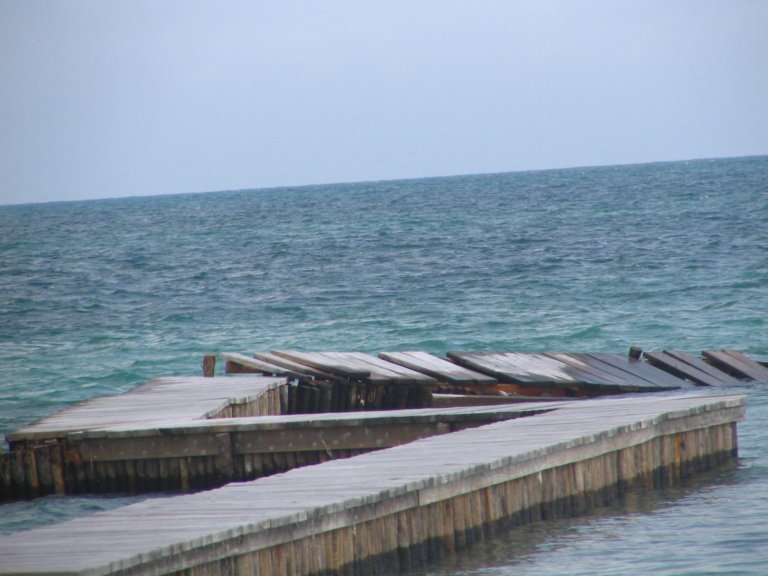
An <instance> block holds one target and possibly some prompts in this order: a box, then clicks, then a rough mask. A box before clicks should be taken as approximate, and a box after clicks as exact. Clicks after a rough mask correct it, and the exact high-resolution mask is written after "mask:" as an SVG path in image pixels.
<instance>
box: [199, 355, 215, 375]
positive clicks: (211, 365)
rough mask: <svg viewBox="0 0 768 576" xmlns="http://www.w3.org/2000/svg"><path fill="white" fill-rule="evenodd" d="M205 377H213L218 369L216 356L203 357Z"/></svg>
mask: <svg viewBox="0 0 768 576" xmlns="http://www.w3.org/2000/svg"><path fill="white" fill-rule="evenodd" d="M202 366H203V376H207V377H209V378H210V377H212V376H213V375H214V371H215V368H216V354H206V355H205V356H203V364H202Z"/></svg>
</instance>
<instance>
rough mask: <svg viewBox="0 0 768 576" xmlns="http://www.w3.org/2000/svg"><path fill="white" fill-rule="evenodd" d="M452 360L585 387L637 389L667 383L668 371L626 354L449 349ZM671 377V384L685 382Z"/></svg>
mask: <svg viewBox="0 0 768 576" xmlns="http://www.w3.org/2000/svg"><path fill="white" fill-rule="evenodd" d="M448 356H449V357H450V358H451V359H453V360H455V361H456V362H458V363H460V364H462V365H466V366H469V367H471V368H473V369H476V370H481V371H483V372H486V373H488V374H492V375H493V376H495V377H496V378H498V379H499V380H501V381H502V382H513V383H517V384H524V385H528V386H537V387H539V386H554V387H568V388H572V389H573V388H575V389H583V390H585V391H587V390H597V391H599V390H606V391H609V390H611V389H613V390H617V391H618V390H626V391H637V390H641V389H644V388H645V389H647V388H651V387H653V388H656V387H659V386H669V385H670V379H671V378H672V377H671V376H670V375H668V374H666V373H664V372H663V371H660V370H657V369H655V368H653V367H647V368H646V367H645V366H642V367H635V366H634V365H633V364H631V363H630V362H629V361H628V360H627V359H626V358H624V357H623V356H618V355H603V354H561V353H547V354H543V353H542V354H539V353H535V354H534V353H530V354H524V353H518V352H449V354H448ZM685 385H686V383H685V382H684V381H682V380H678V379H675V384H674V386H675V387H680V386H685Z"/></svg>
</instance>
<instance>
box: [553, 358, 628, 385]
mask: <svg viewBox="0 0 768 576" xmlns="http://www.w3.org/2000/svg"><path fill="white" fill-rule="evenodd" d="M546 355H547V356H551V357H552V358H554V359H556V360H558V361H560V362H562V363H563V364H568V365H570V366H574V367H575V368H579V369H580V370H581V371H582V372H585V373H590V374H592V375H593V376H594V377H595V378H597V379H598V382H603V383H605V384H606V385H607V386H610V387H614V388H615V387H619V388H621V389H630V390H632V389H636V388H637V387H638V385H639V383H638V380H637V378H634V379H633V378H631V377H629V376H628V375H627V373H626V372H623V371H621V370H615V369H613V368H612V367H610V366H608V365H606V364H603V363H600V364H598V363H596V362H593V361H592V358H591V357H590V356H589V355H588V354H578V353H563V352H548V353H546Z"/></svg>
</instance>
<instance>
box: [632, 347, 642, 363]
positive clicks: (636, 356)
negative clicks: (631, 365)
mask: <svg viewBox="0 0 768 576" xmlns="http://www.w3.org/2000/svg"><path fill="white" fill-rule="evenodd" d="M642 355H643V349H642V348H640V347H638V346H630V347H629V357H630V358H631V359H632V360H640V356H642Z"/></svg>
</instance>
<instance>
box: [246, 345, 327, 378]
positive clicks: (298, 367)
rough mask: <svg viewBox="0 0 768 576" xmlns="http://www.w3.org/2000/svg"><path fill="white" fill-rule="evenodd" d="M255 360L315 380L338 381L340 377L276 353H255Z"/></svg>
mask: <svg viewBox="0 0 768 576" xmlns="http://www.w3.org/2000/svg"><path fill="white" fill-rule="evenodd" d="M253 356H254V358H256V359H257V360H262V361H264V362H267V363H269V364H274V365H276V366H281V367H283V369H286V370H290V371H291V372H294V373H296V374H299V375H301V376H310V377H313V378H320V379H322V380H338V375H336V374H333V373H331V372H329V371H327V370H320V369H318V368H317V367H314V366H310V365H308V364H304V363H302V362H296V361H295V360H293V359H290V358H286V357H283V356H280V355H277V354H275V353H274V352H254V354H253Z"/></svg>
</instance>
